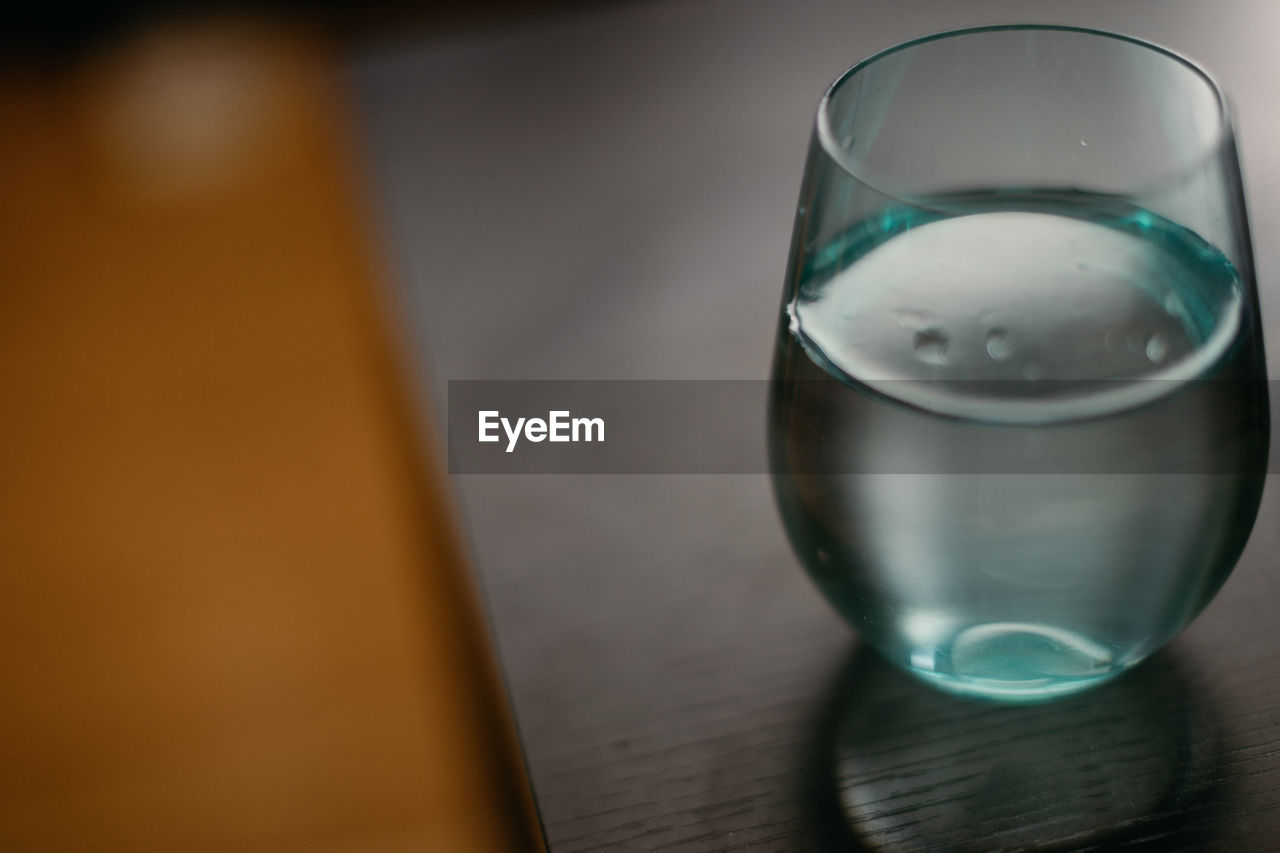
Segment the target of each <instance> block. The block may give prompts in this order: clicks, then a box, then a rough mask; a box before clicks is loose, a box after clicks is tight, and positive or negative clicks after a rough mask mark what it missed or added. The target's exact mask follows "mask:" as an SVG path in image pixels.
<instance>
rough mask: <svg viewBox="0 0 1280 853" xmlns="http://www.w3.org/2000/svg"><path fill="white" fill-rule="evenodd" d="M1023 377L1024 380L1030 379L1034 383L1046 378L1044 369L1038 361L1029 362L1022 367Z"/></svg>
mask: <svg viewBox="0 0 1280 853" xmlns="http://www.w3.org/2000/svg"><path fill="white" fill-rule="evenodd" d="M1022 376H1023V378H1024V379H1030V380H1031V381H1032V382H1034V381H1036V380H1037V379H1039V378H1040V377H1041V376H1044V368H1043V367H1041V366H1040V363H1039V362H1037V361H1028V362H1027V363H1026V364H1024V365H1023V366H1022Z"/></svg>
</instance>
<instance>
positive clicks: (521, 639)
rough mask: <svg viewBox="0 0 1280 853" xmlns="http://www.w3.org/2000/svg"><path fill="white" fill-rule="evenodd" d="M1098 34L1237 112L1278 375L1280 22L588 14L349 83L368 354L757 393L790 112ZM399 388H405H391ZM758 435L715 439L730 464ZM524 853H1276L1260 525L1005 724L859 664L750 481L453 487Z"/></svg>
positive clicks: (373, 60)
mask: <svg viewBox="0 0 1280 853" xmlns="http://www.w3.org/2000/svg"><path fill="white" fill-rule="evenodd" d="M1027 19H1035V20H1041V21H1055V22H1061V23H1070V24H1077V25H1082V26H1091V27H1097V28H1103V29H1113V30H1117V31H1121V32H1126V33H1130V34H1133V35H1136V36H1139V37H1145V38H1148V39H1151V40H1154V41H1157V42H1161V43H1164V44H1167V45H1169V46H1171V47H1173V48H1175V49H1178V50H1180V51H1182V52H1185V53H1186V54H1188V55H1190V56H1192V57H1195V58H1196V59H1198V60H1200V61H1202V62H1204V63H1205V64H1207V65H1208V66H1209V67H1210V68H1211V69H1213V71H1214V72H1215V73H1216V74H1217V75H1218V76H1219V77H1220V79H1221V81H1222V82H1223V84H1224V85H1225V86H1226V88H1227V90H1228V91H1229V92H1230V93H1231V94H1232V96H1233V99H1234V106H1235V111H1236V114H1237V117H1238V129H1239V131H1240V142H1241V148H1242V153H1243V160H1244V169H1245V173H1246V177H1247V186H1246V191H1247V195H1248V201H1249V206H1250V213H1251V217H1252V223H1253V231H1254V235H1255V242H1256V250H1257V266H1258V269H1259V273H1260V286H1261V290H1262V303H1263V304H1262V310H1263V315H1264V320H1265V324H1266V332H1267V334H1268V340H1269V342H1270V344H1271V345H1272V348H1273V350H1274V348H1275V347H1276V346H1280V242H1277V241H1276V240H1275V239H1274V235H1275V234H1276V233H1278V232H1280V159H1278V158H1277V155H1276V152H1277V151H1280V120H1278V119H1277V113H1276V109H1275V104H1276V103H1277V97H1278V96H1280V51H1277V50H1276V48H1275V44H1274V41H1275V33H1277V32H1280V5H1277V4H1275V3H1269V2H1261V1H1260V2H1224V3H1216V4H1205V3H1199V2H1194V0H1173V2H1163V0H1160V1H1158V0H1132V2H1128V3H1110V2H1101V1H1100V0H1082V2H1076V3H1071V4H1053V6H1052V8H1050V6H1049V5H1048V4H1043V5H1032V4H1026V3H1022V2H1014V0H1009V2H1005V1H1004V0H975V2H967V3H952V2H944V0H895V2H885V3H826V2H821V0H811V2H802V0H797V2H792V3H785V4H780V3H770V2H765V1H764V0H759V1H758V2H752V0H746V2H743V0H692V2H651V3H635V4H626V5H620V6H617V7H615V8H611V9H603V8H602V9H597V10H589V11H584V12H579V13H574V14H566V15H564V16H562V17H560V18H557V19H554V20H548V21H545V22H543V23H540V24H536V25H529V26H523V27H508V28H502V29H495V30H492V31H488V32H476V33H470V34H467V35H464V36H458V37H443V36H435V37H431V38H426V39H422V40H417V41H415V40H411V39H401V40H397V41H394V42H388V43H386V44H384V45H382V46H379V47H377V48H376V49H371V50H369V51H368V52H367V53H365V54H364V55H363V56H361V57H360V58H359V60H358V61H357V62H356V63H355V65H354V66H353V68H352V70H351V74H350V78H349V79H350V84H351V87H352V91H353V93H354V97H355V100H356V103H357V104H358V105H359V110H360V116H361V120H360V123H359V124H360V127H361V129H362V131H363V150H364V156H365V159H366V161H367V162H368V164H369V168H370V169H371V170H372V173H373V174H374V175H375V177H376V181H377V185H378V187H379V199H380V209H381V216H382V219H383V221H384V222H385V223H386V232H387V234H388V235H389V236H390V239H391V246H392V249H393V253H394V257H395V258H396V259H397V262H398V263H397V269H398V272H399V273H400V274H399V275H398V276H397V278H396V280H397V281H399V282H400V283H401V284H402V285H403V287H402V289H401V290H400V292H399V294H398V299H399V304H400V306H401V314H402V315H403V320H402V322H403V323H404V325H405V327H406V328H408V329H409V330H410V331H411V333H412V335H413V337H414V339H415V341H416V343H417V346H418V347H419V349H418V355H419V357H423V356H424V354H429V359H426V358H424V363H425V362H426V361H429V363H430V367H431V368H432V370H433V371H434V372H433V374H431V375H433V376H434V383H435V384H434V386H433V388H434V392H435V393H437V394H441V395H442V394H443V386H444V382H445V381H447V380H453V379H496V378H502V379H518V378H552V379H573V378H604V379H607V378H640V379H665V378H727V379H756V378H763V377H765V376H766V375H767V370H768V362H769V358H770V355H771V350H772V344H773V334H774V330H775V326H776V322H777V314H776V311H777V307H778V298H779V293H780V288H781V285H782V277H783V267H784V265H785V262H786V252H787V246H788V242H789V237H790V228H791V224H792V216H793V212H794V205H795V203H796V197H797V192H798V190H799V183H800V174H801V168H802V163H803V159H804V153H805V147H806V145H807V143H808V134H809V128H810V126H811V121H812V116H813V111H814V109H815V107H816V104H817V99H818V96H819V94H820V92H821V91H822V89H823V88H824V87H825V86H826V84H827V83H828V82H829V81H830V80H831V79H833V78H834V77H835V76H836V75H837V74H838V73H839V72H841V71H842V70H844V69H845V68H846V67H848V66H849V65H850V64H852V63H853V62H855V61H857V60H859V59H861V58H863V57H865V56H867V55H869V54H870V53H872V52H874V51H876V50H878V49H881V48H884V47H887V46H889V45H892V44H894V43H897V42H900V41H903V40H906V39H908V38H912V37H915V36H918V35H921V34H925V33H929V32H934V31H938V30H941V29H947V28H950V27H955V26H962V25H971V24H979V23H992V22H1008V21H1020V20H1027ZM424 375H426V374H425V371H424ZM763 420H764V419H763V413H761V416H760V418H759V419H758V420H756V421H752V422H750V423H745V424H744V426H743V429H744V430H752V431H755V432H756V433H758V434H760V446H761V453H763V437H762V432H763ZM455 482H456V483H457V484H458V487H459V489H460V490H461V492H462V494H463V498H464V504H465V508H466V517H467V520H468V524H469V527H470V530H471V534H472V540H473V541H474V543H475V547H476V551H477V555H478V562H479V568H480V572H481V575H482V577H483V579H484V585H485V588H486V593H487V596H488V599H489V602H490V606H491V608H492V613H493V615H494V622H495V626H496V631H497V635H498V640H499V645H500V649H501V654H502V659H503V662H504V666H505V668H506V672H507V675H508V678H509V681H510V684H511V689H512V693H513V697H514V704H515V710H516V715H517V719H518V724H519V728H520V731H521V735H522V738H523V741H524V743H525V746H526V750H527V757H528V760H529V767H530V773H531V777H532V781H533V785H534V789H535V793H536V796H537V800H538V803H539V806H540V809H541V813H542V815H543V818H544V820H545V823H546V827H547V834H548V840H549V843H550V846H551V849H552V850H554V851H560V852H561V853H572V852H573V851H588V850H682V851H683V850H694V851H696V850H738V849H751V850H769V851H784V850H796V851H807V850H824V849H832V850H842V849H859V848H860V847H866V848H870V849H884V850H938V851H956V850H975V851H988V850H995V849H1027V848H1035V847H1044V846H1048V847H1051V848H1053V849H1076V850H1100V849H1115V848H1120V847H1122V848H1126V849H1144V850H1146V849H1150V850H1222V851H1260V850H1261V851H1266V850H1280V660H1278V659H1277V655H1276V651H1277V648H1280V620H1277V619H1276V618H1275V613H1276V612H1277V610H1278V609H1280V607H1278V606H1280V574H1278V573H1277V572H1276V566H1275V563H1276V559H1275V556H1274V555H1275V554H1276V551H1277V546H1278V545H1280V497H1277V493H1276V490H1275V483H1274V481H1271V482H1269V483H1268V489H1267V492H1266V495H1265V497H1264V503H1263V506H1262V511H1261V516H1260V520H1259V522H1258V525H1257V529H1256V532H1255V534H1254V536H1253V539H1252V540H1251V543H1250V545H1249V548H1248V550H1247V552H1246V554H1245V556H1244V558H1243V560H1242V561H1241V563H1240V565H1239V567H1238V568H1237V570H1236V571H1235V574H1234V575H1233V577H1232V578H1231V579H1230V581H1229V582H1228V583H1227V585H1226V587H1225V588H1224V590H1223V591H1222V593H1221V594H1220V595H1219V596H1218V598H1217V599H1216V600H1215V601H1214V603H1213V604H1212V605H1211V606H1210V607H1209V608H1208V609H1207V610H1206V611H1205V613H1204V614H1203V615H1202V616H1201V617H1200V618H1199V619H1198V620H1197V621H1196V622H1195V623H1194V624H1193V625H1192V626H1191V628H1190V629H1189V630H1187V631H1186V632H1185V633H1184V634H1182V635H1181V636H1180V637H1179V638H1178V639H1177V640H1175V641H1174V642H1173V643H1172V645H1171V646H1170V647H1169V648H1168V649H1167V650H1166V651H1165V652H1163V653H1161V654H1160V655H1159V656H1157V657H1155V658H1154V659H1153V660H1151V661H1150V662H1149V663H1148V664H1147V665H1146V666H1144V667H1143V668H1142V669H1140V670H1138V671H1136V672H1134V673H1132V675H1131V676H1129V677H1126V678H1124V679H1121V680H1118V681H1117V682H1115V683H1114V684H1113V685H1112V686H1110V687H1108V688H1106V689H1104V690H1100V691H1098V692H1095V693H1092V694H1087V695H1084V696H1081V697H1078V698H1077V699H1073V700H1070V701H1068V702H1063V703H1059V704H1053V705H1046V706H1042V707H1039V708H1032V709H1021V710H1015V709H1003V708H995V707H988V706H981V705H974V704H971V703H965V702H959V701H956V700H949V699H947V698H946V697H942V696H940V695H937V694H935V693H933V692H930V691H929V690H927V689H926V688H923V687H920V686H918V685H915V684H912V683H909V682H905V681H903V680H902V678H900V677H898V676H896V675H895V674H894V673H893V672H891V671H888V670H886V669H885V667H884V666H882V665H881V664H879V663H878V662H877V661H876V659H875V658H874V657H873V656H870V655H869V654H868V653H866V652H864V650H862V649H861V647H860V646H859V644H858V642H857V639H856V637H855V636H854V635H853V634H852V632H850V631H849V630H848V629H847V628H845V627H844V626H843V625H842V624H841V623H840V621H839V620H838V619H837V618H836V617H835V616H834V614H833V613H832V611H831V609H830V608H829V607H828V606H827V605H826V604H825V602H824V601H823V600H822V599H821V597H820V596H819V595H818V593H817V592H816V591H815V590H814V589H813V588H812V586H811V584H810V583H809V582H808V580H807V579H806V578H805V576H804V575H803V573H802V571H801V570H800V568H799V566H798V565H797V563H796V561H795V559H794V557H793V556H792V555H791V553H790V551H789V549H788V547H787V545H786V542H785V540H784V538H783V534H782V528H781V524H780V522H779V521H778V519H777V516H776V513H775V510H774V507H773V505H772V500H771V497H770V494H769V486H768V482H767V480H766V479H765V478H764V477H763V476H649V477H646V476H628V477H621V476H616V477H615V476H581V477H568V476H560V477H553V476H510V477H498V476H484V477H481V476H474V477H467V476H460V477H456V478H455Z"/></svg>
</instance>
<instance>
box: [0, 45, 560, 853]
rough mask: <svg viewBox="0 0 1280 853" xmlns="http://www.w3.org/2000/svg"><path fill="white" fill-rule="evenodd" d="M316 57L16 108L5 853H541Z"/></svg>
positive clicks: (1, 479) (61, 86)
mask: <svg viewBox="0 0 1280 853" xmlns="http://www.w3.org/2000/svg"><path fill="white" fill-rule="evenodd" d="M336 62H337V60H336V58H335V56H334V55H333V53H332V52H331V51H330V50H328V49H327V47H326V46H325V42H324V41H323V40H322V39H320V38H318V37H316V36H314V35H311V34H308V33H307V32H306V31H304V30H303V29H301V28H299V27H296V26H295V27H292V28H287V29H280V28H278V27H267V26H265V25H258V24H253V23H248V22H244V21H235V20H230V21H205V22H188V23H185V24H181V25H176V24H175V25H160V24H157V25H155V26H154V27H152V28H149V29H145V30H141V31H135V32H132V33H128V34H126V35H124V36H121V37H119V38H117V39H116V40H114V41H111V42H104V43H101V44H99V45H97V46H96V47H95V48H94V49H93V50H92V51H90V52H89V53H87V54H85V55H83V56H79V57H76V58H74V60H73V61H69V62H62V63H59V64H57V65H52V66H51V65H40V64H31V65H19V66H16V67H12V66H6V69H5V71H4V73H3V76H0V188H2V189H0V393H2V394H3V400H4V415H3V417H0V646H2V647H3V648H4V650H5V653H4V655H3V656H2V657H0V849H3V850H7V851H9V850H12V851H28V850H31V851H44V850H49V851H55V850H56V851H78V850H83V851H115V850H121V851H124V850H128V851H152V850H153V851H183V850H236V851H240V850H262V851H285V850H298V851H304V850H305V851H310V850H335V851H337V850H349V851H361V853H363V851H383V850H385V851H410V850H412V851H422V850H439V851H470V850H475V851H506V850H513V849H533V848H534V847H536V846H539V845H537V843H536V842H535V841H534V840H533V837H534V834H535V832H536V830H535V829H534V823H533V818H532V812H531V811H530V810H529V804H528V800H527V793H526V788H525V784H524V781H523V780H524V777H523V773H522V771H521V769H520V767H519V763H518V759H517V757H516V754H515V752H514V750H513V743H512V738H511V736H510V729H509V727H508V723H507V718H506V712H505V710H504V700H503V698H502V696H501V689H500V687H499V686H498V682H497V681H496V677H495V671H494V668H493V665H492V660H491V658H490V657H489V648H488V644H487V642H486V640H485V639H484V636H485V634H484V629H483V627H482V625H481V622H480V619H479V616H478V611H477V609H476V607H475V599H474V595H473V592H472V589H471V581H470V578H469V574H468V569H467V566H466V564H465V561H464V560H463V558H462V552H461V550H460V548H459V545H458V540H457V537H456V533H455V530H454V523H453V520H452V512H451V510H450V506H449V500H448V487H447V485H446V484H445V483H444V482H443V481H442V479H441V478H440V477H439V476H438V475H437V474H436V473H434V471H435V470H436V469H435V468H433V467H432V465H431V461H430V459H429V457H428V456H427V455H425V454H424V453H423V452H422V448H423V447H424V446H425V445H426V439H425V438H424V437H423V434H422V432H421V431H420V427H421V424H422V421H421V420H420V419H419V418H418V417H417V416H416V415H415V414H414V413H413V407H412V406H411V404H410V399H411V395H410V394H408V393H406V386H405V384H404V382H403V370H402V369H401V367H400V362H399V355H398V352H397V350H396V347H395V345H394V344H393V343H392V338H391V336H390V335H389V333H388V327H387V324H386V322H385V319H386V318H385V316H384V312H383V308H384V294H385V290H384V287H385V277H384V270H383V269H382V266H381V264H380V263H378V262H377V261H376V260H375V258H376V255H375V253H374V252H373V251H372V249H371V244H370V242H369V237H370V232H369V227H368V222H367V221H366V219H365V217H364V215H363V211H364V207H365V199H364V197H363V194H362V188H361V186H360V184H359V182H358V181H357V180H356V172H355V171H354V169H353V161H352V151H351V149H350V147H349V144H348V143H349V138H348V133H349V126H348V124H347V121H346V117H345V112H344V104H343V101H342V97H341V93H340V91H339V90H338V87H337V81H336V78H335V69H336Z"/></svg>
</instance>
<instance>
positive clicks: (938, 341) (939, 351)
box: [911, 329, 950, 365]
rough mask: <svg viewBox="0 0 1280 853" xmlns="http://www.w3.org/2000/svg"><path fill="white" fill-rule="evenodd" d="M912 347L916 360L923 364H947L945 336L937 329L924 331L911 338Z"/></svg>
mask: <svg viewBox="0 0 1280 853" xmlns="http://www.w3.org/2000/svg"><path fill="white" fill-rule="evenodd" d="M911 341H912V345H913V346H914V348H915V351H916V358H918V359H920V360H921V361H923V362H924V363H925V364H934V365H942V364H946V363H947V345H948V344H949V343H950V342H949V341H948V340H947V336H946V335H944V334H943V333H942V332H940V331H939V330H937V329H924V330H923V331H919V332H916V333H915V335H914V336H912V339H911Z"/></svg>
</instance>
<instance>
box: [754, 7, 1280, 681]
mask: <svg viewBox="0 0 1280 853" xmlns="http://www.w3.org/2000/svg"><path fill="white" fill-rule="evenodd" d="M1268 433H1269V408H1268V399H1267V389H1266V382H1265V365H1264V361H1263V349H1262V336H1261V330H1260V324H1259V318H1258V299H1257V292H1256V285H1255V281H1254V270H1253V262H1252V257H1251V247H1250V242H1249V229H1248V224H1247V221H1246V216H1245V208H1244V199H1243V195H1242V187H1241V179H1240V170H1239V165H1238V160H1237V156H1236V151H1235V142H1234V137H1233V134H1232V130H1231V124H1230V119H1229V117H1228V112H1227V106H1226V101H1225V98H1224V96H1223V93H1222V91H1221V89H1220V88H1219V87H1218V85H1217V84H1216V83H1215V82H1214V81H1213V79H1212V78H1211V77H1209V75H1208V74H1207V73H1205V72H1204V71H1203V70H1202V69H1200V68H1199V67H1198V66H1196V65H1195V64H1193V63H1192V62H1190V61H1188V60H1186V59H1184V58H1182V57H1180V56H1178V55H1177V54H1175V53H1172V52H1171V51H1168V50H1165V49H1164V48H1161V47H1157V46H1155V45H1152V44H1147V43H1145V42H1141V41H1138V40H1136V39H1133V38H1128V37H1125V36H1119V35H1113V34H1109V33H1103V32H1096V31H1091V30H1084V29H1076V28H1071V27H1052V26H1006V27H985V28H979V29H969V30H961V31H956V32H949V33H944V34H941V35H936V36H931V37H928V38H922V39H919V40H917V41H912V42H909V43H907V44H903V45H900V46H898V47H894V48H890V49H889V50H886V51H884V52H883V53H879V54H877V55H875V56H873V57H871V58H870V59H868V60H866V61H864V62H862V63H860V64H858V65H856V66H854V67H853V68H851V69H850V70H849V71H847V72H846V73H845V74H844V75H842V76H841V77H840V78H839V79H838V80H836V82H835V83H834V84H832V85H831V87H830V88H829V89H828V90H827V92H826V94H825V95H824V96H823V98H822V101H821V103H820V106H819V108H818V114H817V121H816V127H815V129H814V131H813V137H812V142H811V145H810V150H809V155H808V161H807V165H806V168H805V173H804V179H803V184H802V188H801V194H800V203H799V207H798V212H797V216H796V220H795V231H794V236H793V242H792V248H791V258H790V262H789V265H788V272H787V279H786V285H785V288H784V294H783V306H782V313H781V317H780V324H779V329H778V338H777V349H776V355H775V360H774V368H773V378H772V386H771V389H770V402H769V449H770V458H771V470H772V472H773V483H774V490H775V494H776V497H777V502H778V505H779V508H780V512H781V515H782V518H783V520H784V522H785V526H786V529H787V533H788V535H789V537H790V539H791V543H792V545H793V546H794V549H795V551H796V552H797V554H798V555H799V557H800V559H801V561H802V562H803V564H804V565H805V567H806V568H807V570H808V572H809V573H810V575H811V576H812V577H813V579H814V580H815V581H816V582H817V584H818V586H819V587H820V588H821V590H822V591H823V593H824V594H825V595H826V596H827V598H828V599H829V600H830V601H831V602H832V603H833V604H834V605H835V607H836V608H837V609H838V610H839V611H840V613H841V614H843V616H844V617H845V618H846V619H847V620H848V621H849V622H851V623H852V624H853V625H854V626H855V627H856V629H857V630H858V632H859V633H860V635H861V636H862V637H863V639H864V640H865V641H866V642H868V643H869V644H871V645H872V646H873V647H874V648H876V649H877V650H878V651H879V652H881V653H882V654H883V655H884V656H885V657H887V658H888V659H889V660H891V661H893V662H895V663H897V664H899V665H901V666H902V667H905V668H906V669H908V670H909V671H910V672H912V673H914V674H916V675H918V676H920V677H922V678H924V679H926V680H928V681H930V682H932V683H934V684H936V685H937V686H939V687H942V688H945V689H947V690H951V691H955V692H959V693H965V694H970V695H978V696H986V697H993V698H999V699H1004V700H1012V701H1017V700H1036V699H1044V698H1048V697H1052V696H1057V695H1063V694H1067V693H1071V692H1074V691H1077V690H1081V689H1084V688H1086V687H1089V686H1092V685H1095V684H1099V683H1101V682H1102V681H1104V680H1106V679H1107V678H1109V677H1112V676H1114V675H1116V674H1118V673H1120V672H1123V671H1124V670H1126V669H1128V668H1129V667H1131V666H1133V665H1135V664H1136V663H1138V662H1139V661H1141V660H1142V659H1143V658H1144V657H1146V656H1148V655H1149V654H1151V653H1152V652H1153V651H1154V650H1156V649H1157V648H1159V647H1160V646H1161V645H1163V644H1164V643H1166V642H1167V641H1168V640H1169V639H1170V638H1172V637H1173V636H1174V635H1175V634H1176V633H1177V632H1178V631H1180V630H1181V629H1182V628H1183V627H1184V626H1185V625H1186V624H1187V623H1188V622H1189V621H1190V620H1191V619H1192V618H1193V617H1194V616H1195V615H1196V614H1197V613H1198V612H1199V611H1200V610H1201V609H1202V608H1203V607H1204V606H1205V604H1207V603H1208V601H1209V599H1210V598H1211V597H1212V596H1213V595H1214V593H1215V592H1216V591H1217V590H1218V588H1219V587H1220V586H1221V584H1222V583H1223V582H1224V581H1225V579H1226V577H1227V575H1228V574H1229V573H1230V571H1231V569H1232V567H1233V566H1234V565H1235V562H1236V560H1237V559H1238V558H1239V556H1240V553H1241V551H1242V549H1243V548H1244V544H1245V541H1246V539H1247V538H1248V535H1249V531H1250V529H1251V527H1252V525H1253V521H1254V518H1255V516H1256V514H1257V508H1258V502H1259V499H1260V496H1261V492H1262V485H1263V480H1264V472H1265V468H1266V461H1267V452H1268Z"/></svg>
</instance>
